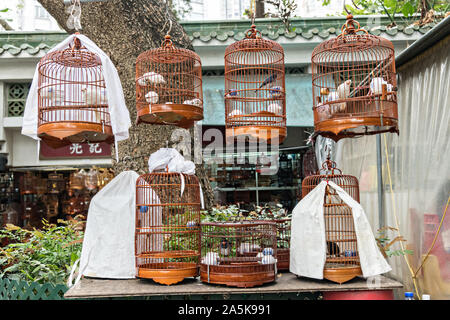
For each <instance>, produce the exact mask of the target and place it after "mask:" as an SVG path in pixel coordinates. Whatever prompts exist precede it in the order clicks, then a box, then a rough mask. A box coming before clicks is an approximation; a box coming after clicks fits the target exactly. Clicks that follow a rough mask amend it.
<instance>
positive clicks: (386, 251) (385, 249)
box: [375, 227, 414, 258]
mask: <svg viewBox="0 0 450 320" xmlns="http://www.w3.org/2000/svg"><path fill="white" fill-rule="evenodd" d="M397 230H398V229H396V228H392V227H384V228H381V229H378V237H376V238H375V239H376V240H377V244H378V247H379V248H380V250H381V252H382V253H383V255H384V256H385V257H386V258H387V257H392V256H402V255H406V254H410V255H412V254H414V252H413V251H412V250H407V249H405V250H402V249H397V250H395V249H392V248H391V247H392V245H393V244H394V243H396V242H400V241H406V240H405V239H404V238H403V236H401V235H400V236H397V237H395V238H394V239H393V240H391V239H389V237H388V236H387V232H388V231H397Z"/></svg>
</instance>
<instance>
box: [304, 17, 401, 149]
mask: <svg viewBox="0 0 450 320" xmlns="http://www.w3.org/2000/svg"><path fill="white" fill-rule="evenodd" d="M341 31H342V33H341V34H339V35H338V36H337V37H336V38H333V39H330V40H327V41H324V42H322V43H320V44H319V45H318V46H317V47H316V48H315V49H314V50H313V53H312V56H311V66H312V90H313V110H314V130H315V132H314V135H315V136H316V135H318V134H320V135H322V136H324V137H328V138H331V139H333V140H335V141H338V140H339V139H341V138H345V137H355V136H360V135H370V134H377V133H382V132H397V133H398V132H399V131H398V112H397V93H396V91H397V82H396V72H395V60H394V59H395V55H394V46H393V44H392V42H391V41H389V40H387V39H385V38H383V37H379V36H375V35H370V34H369V33H368V32H367V31H366V30H364V29H362V28H360V25H359V23H358V22H357V21H356V20H354V19H353V16H352V15H348V16H347V21H346V23H345V24H344V25H343V26H342V29H341Z"/></svg>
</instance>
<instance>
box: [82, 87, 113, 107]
mask: <svg viewBox="0 0 450 320" xmlns="http://www.w3.org/2000/svg"><path fill="white" fill-rule="evenodd" d="M81 98H82V100H83V102H84V103H85V104H89V105H99V104H108V97H107V95H106V88H101V87H97V86H85V87H83V88H81Z"/></svg>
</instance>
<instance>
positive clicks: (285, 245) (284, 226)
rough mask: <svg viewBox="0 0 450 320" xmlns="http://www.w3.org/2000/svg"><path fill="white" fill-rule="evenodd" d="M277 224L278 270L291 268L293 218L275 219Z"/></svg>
mask: <svg viewBox="0 0 450 320" xmlns="http://www.w3.org/2000/svg"><path fill="white" fill-rule="evenodd" d="M273 221H274V222H275V223H276V224H277V256H276V259H277V270H280V271H283V270H289V260H290V250H291V249H290V248H291V246H290V244H291V219H290V218H286V219H276V220H273Z"/></svg>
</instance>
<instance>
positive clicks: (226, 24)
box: [0, 16, 436, 55]
mask: <svg viewBox="0 0 450 320" xmlns="http://www.w3.org/2000/svg"><path fill="white" fill-rule="evenodd" d="M355 19H356V20H358V22H359V23H360V25H361V27H362V28H364V29H366V30H368V31H369V33H371V34H373V35H381V36H383V33H386V34H388V35H390V36H393V37H394V36H396V35H397V34H399V33H402V34H405V35H408V36H409V35H412V34H414V33H415V32H419V33H420V34H424V33H426V32H428V31H429V30H430V29H431V28H432V27H433V26H434V25H435V24H436V23H431V24H429V25H426V26H423V27H419V26H417V25H398V26H397V27H396V28H386V26H387V25H389V24H390V20H389V19H388V18H387V17H385V16H379V17H377V21H380V25H379V26H377V27H375V28H373V27H371V26H372V25H373V19H374V17H373V16H372V17H370V16H356V17H355ZM290 23H291V26H292V30H291V32H286V31H285V29H284V26H283V24H282V22H281V21H280V20H279V19H273V18H270V19H269V18H267V19H266V18H264V19H256V20H255V25H256V28H257V30H259V31H261V34H262V35H263V37H265V38H269V39H271V40H277V39H278V38H280V37H281V38H288V39H295V38H303V39H307V40H308V39H311V38H312V37H313V36H314V35H319V37H320V38H321V39H324V40H325V39H327V38H330V37H334V36H336V35H339V34H340V33H341V27H342V25H343V24H344V23H345V17H344V16H338V17H323V18H292V19H290ZM181 25H182V26H183V28H184V29H185V31H186V33H187V34H188V36H189V39H191V41H195V40H196V41H201V42H205V43H208V42H209V41H211V40H212V39H217V40H219V41H223V42H224V41H227V40H230V39H233V40H241V39H243V38H244V37H245V34H244V32H245V31H247V30H248V29H250V25H251V23H250V21H249V20H244V19H242V20H225V21H182V22H181ZM66 37H67V33H65V32H62V31H61V32H40V31H34V32H11V31H7V32H0V54H4V53H5V52H9V53H10V54H12V55H18V54H20V53H21V52H27V53H28V54H30V55H36V54H38V53H39V52H40V51H41V50H48V49H49V48H52V47H53V46H54V45H55V44H57V43H59V42H61V41H62V40H64V39H65V38H66Z"/></svg>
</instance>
